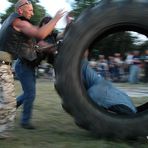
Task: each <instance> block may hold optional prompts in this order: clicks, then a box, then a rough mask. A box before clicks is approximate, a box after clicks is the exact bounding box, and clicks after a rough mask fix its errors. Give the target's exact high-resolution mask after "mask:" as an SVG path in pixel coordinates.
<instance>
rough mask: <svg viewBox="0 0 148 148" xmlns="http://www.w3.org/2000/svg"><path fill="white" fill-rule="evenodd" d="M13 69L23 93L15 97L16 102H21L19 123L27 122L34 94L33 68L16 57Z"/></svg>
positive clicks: (30, 113)
mask: <svg viewBox="0 0 148 148" xmlns="http://www.w3.org/2000/svg"><path fill="white" fill-rule="evenodd" d="M15 71H16V75H17V77H18V79H19V80H20V82H21V85H22V89H23V93H22V94H21V95H20V96H18V97H17V102H19V103H20V104H23V112H22V118H21V124H27V123H29V122H30V119H31V116H32V109H33V102H34V99H35V96H36V78H35V68H33V67H31V66H29V65H26V64H25V63H24V62H22V61H21V60H20V59H18V60H17V62H16V65H15Z"/></svg>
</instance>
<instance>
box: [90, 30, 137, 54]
mask: <svg viewBox="0 0 148 148" xmlns="http://www.w3.org/2000/svg"><path fill="white" fill-rule="evenodd" d="M136 39H137V37H135V36H132V35H131V33H130V32H128V31H124V32H116V33H114V34H109V35H108V36H106V37H104V38H103V39H101V40H97V39H96V40H95V41H94V42H93V43H92V45H91V48H92V52H94V49H95V51H96V50H98V53H99V54H104V55H106V56H109V55H113V54H114V53H116V52H118V53H121V55H123V56H124V55H125V53H126V52H128V51H132V50H135V49H137V47H136V44H134V42H135V40H136Z"/></svg>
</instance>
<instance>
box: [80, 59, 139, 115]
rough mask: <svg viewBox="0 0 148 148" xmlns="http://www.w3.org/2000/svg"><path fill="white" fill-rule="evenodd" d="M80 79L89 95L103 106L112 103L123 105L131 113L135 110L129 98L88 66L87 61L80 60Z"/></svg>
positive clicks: (109, 105)
mask: <svg viewBox="0 0 148 148" xmlns="http://www.w3.org/2000/svg"><path fill="white" fill-rule="evenodd" d="M81 72H82V80H83V81H84V85H85V88H86V90H87V93H88V95H89V97H90V98H91V99H92V100H93V101H94V102H95V103H97V104H98V105H99V106H102V107H104V108H107V109H108V108H110V107H111V106H114V105H125V106H127V107H128V108H130V109H131V110H132V111H133V113H135V112H137V110H136V108H135V106H134V104H133V102H132V100H131V98H130V97H129V96H128V95H127V94H126V93H124V92H123V91H121V90H119V89H118V88H116V87H115V86H114V85H113V84H112V83H111V82H109V81H107V80H105V79H104V78H102V76H98V75H97V74H96V72H95V71H94V70H93V69H92V68H91V67H90V66H89V64H88V61H86V60H83V61H82V69H81Z"/></svg>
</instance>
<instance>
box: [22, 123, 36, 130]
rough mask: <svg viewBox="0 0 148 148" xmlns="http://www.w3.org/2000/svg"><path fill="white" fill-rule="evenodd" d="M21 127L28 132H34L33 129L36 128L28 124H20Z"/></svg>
mask: <svg viewBox="0 0 148 148" xmlns="http://www.w3.org/2000/svg"><path fill="white" fill-rule="evenodd" d="M21 127H22V128H24V129H29V130H34V129H36V127H35V126H33V125H32V124H30V123H22V124H21Z"/></svg>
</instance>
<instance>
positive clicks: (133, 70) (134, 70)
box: [129, 65, 140, 84]
mask: <svg viewBox="0 0 148 148" xmlns="http://www.w3.org/2000/svg"><path fill="white" fill-rule="evenodd" d="M139 74H140V68H139V66H138V65H131V66H130V72H129V83H131V84H136V83H138V82H139Z"/></svg>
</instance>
